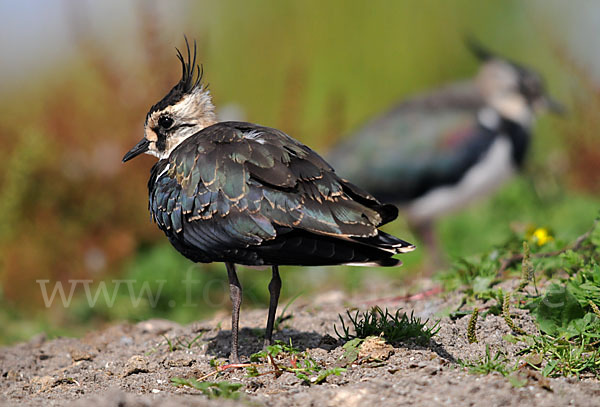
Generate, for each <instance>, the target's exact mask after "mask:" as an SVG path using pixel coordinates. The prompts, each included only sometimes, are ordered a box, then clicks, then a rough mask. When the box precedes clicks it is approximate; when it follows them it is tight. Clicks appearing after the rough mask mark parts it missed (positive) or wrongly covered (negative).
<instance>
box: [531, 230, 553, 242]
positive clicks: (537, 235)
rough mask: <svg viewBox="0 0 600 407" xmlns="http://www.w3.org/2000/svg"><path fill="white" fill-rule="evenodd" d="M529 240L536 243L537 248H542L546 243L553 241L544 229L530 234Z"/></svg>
mask: <svg viewBox="0 0 600 407" xmlns="http://www.w3.org/2000/svg"><path fill="white" fill-rule="evenodd" d="M531 240H533V241H534V242H536V243H537V245H538V246H543V245H545V244H546V243H548V242H550V241H552V240H554V237H553V236H552V235H551V234H550V231H549V230H548V229H546V228H537V229H535V230H534V231H533V233H532V234H531Z"/></svg>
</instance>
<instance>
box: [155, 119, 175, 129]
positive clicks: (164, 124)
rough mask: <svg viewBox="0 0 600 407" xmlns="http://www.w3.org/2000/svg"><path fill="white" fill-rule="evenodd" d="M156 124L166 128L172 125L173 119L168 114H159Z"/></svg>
mask: <svg viewBox="0 0 600 407" xmlns="http://www.w3.org/2000/svg"><path fill="white" fill-rule="evenodd" d="M158 125H159V126H160V127H162V128H163V129H168V128H169V127H171V126H172V125H173V119H172V118H171V117H169V116H160V117H159V118H158Z"/></svg>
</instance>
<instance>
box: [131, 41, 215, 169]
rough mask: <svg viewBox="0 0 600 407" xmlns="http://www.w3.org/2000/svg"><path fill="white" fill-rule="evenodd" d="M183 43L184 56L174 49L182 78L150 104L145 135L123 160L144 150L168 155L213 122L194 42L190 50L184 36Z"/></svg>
mask: <svg viewBox="0 0 600 407" xmlns="http://www.w3.org/2000/svg"><path fill="white" fill-rule="evenodd" d="M185 43H186V48H187V60H186V59H184V57H183V55H182V54H181V52H180V51H179V50H177V57H178V58H179V61H180V62H181V68H182V75H181V79H180V80H179V82H178V83H177V85H175V86H174V87H173V89H171V91H170V92H169V93H168V94H167V95H166V96H165V97H164V98H162V100H161V101H160V102H158V103H156V104H155V105H154V106H152V107H151V108H150V111H149V112H148V114H147V115H146V122H145V124H144V138H142V140H140V142H139V143H137V144H136V145H135V146H134V147H133V148H132V149H131V150H129V151H128V152H127V154H125V156H124V157H123V162H125V161H129V160H131V159H132V158H134V157H137V156H138V155H140V154H143V153H146V154H150V155H153V156H156V157H158V158H159V159H164V158H167V157H168V156H169V155H170V154H171V152H172V151H173V150H174V149H175V147H177V146H178V145H179V144H181V142H182V141H184V140H185V139H186V138H188V137H190V136H192V135H193V134H195V133H197V132H198V131H200V130H202V129H203V128H205V127H208V126H210V125H212V124H214V123H215V122H216V115H215V112H214V110H215V107H214V105H213V104H212V99H211V96H210V93H209V91H208V90H207V89H206V88H205V87H204V85H203V84H202V83H201V80H202V68H201V67H200V66H198V65H196V42H194V49H193V52H192V51H191V50H190V44H189V43H188V41H187V38H186V40H185Z"/></svg>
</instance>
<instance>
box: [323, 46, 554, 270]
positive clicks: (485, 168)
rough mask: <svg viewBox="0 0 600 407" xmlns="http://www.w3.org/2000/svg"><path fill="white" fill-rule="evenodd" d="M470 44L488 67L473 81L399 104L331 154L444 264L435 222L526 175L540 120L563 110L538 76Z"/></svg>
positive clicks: (341, 169) (342, 173)
mask: <svg viewBox="0 0 600 407" xmlns="http://www.w3.org/2000/svg"><path fill="white" fill-rule="evenodd" d="M468 45H469V46H470V48H471V50H472V51H473V52H474V54H475V55H476V56H477V57H478V59H479V60H480V61H481V62H482V64H481V67H480V69H479V72H478V74H477V76H476V77H475V78H474V79H473V80H469V81H464V82H458V83H454V84H450V85H448V86H446V87H443V88H441V89H438V90H436V91H433V92H430V93H426V94H424V95H420V96H417V97H415V98H413V99H410V100H407V101H404V102H402V103H400V104H399V105H397V106H395V107H393V108H392V109H391V110H390V111H388V112H387V113H385V114H383V115H382V116H380V117H377V118H375V119H373V120H371V121H370V122H368V123H367V124H366V125H365V126H363V127H362V128H361V129H359V130H358V131H357V132H356V133H355V134H352V135H350V136H349V137H347V138H345V139H344V140H342V142H341V143H340V144H339V145H337V146H335V147H333V149H332V151H331V153H330V155H329V156H328V161H329V162H331V163H332V165H333V166H334V167H335V168H336V171H337V172H338V174H339V175H340V176H342V177H346V178H349V179H352V181H353V182H355V183H356V184H357V185H358V186H360V187H362V188H364V189H366V190H367V191H369V192H370V193H371V194H373V195H374V196H375V197H376V198H377V199H380V200H383V201H386V202H393V203H396V204H398V205H399V206H400V207H401V209H403V211H404V212H405V215H406V219H407V221H408V223H409V225H410V226H411V228H412V229H413V230H414V231H415V232H416V233H417V234H418V235H420V237H421V238H422V240H423V241H424V243H425V244H426V245H427V246H429V248H430V249H432V251H433V257H434V258H436V261H435V263H437V264H439V263H440V262H441V258H440V255H439V252H438V250H437V247H436V245H435V238H434V234H433V230H432V224H433V221H434V220H435V219H436V218H438V217H440V216H442V215H443V214H445V213H447V212H449V211H452V210H456V209H460V208H463V207H465V205H467V204H468V203H469V202H471V201H472V200H474V199H475V198H477V197H479V196H481V195H486V194H489V193H491V192H493V191H495V190H496V189H497V188H498V187H499V186H500V185H501V184H502V183H503V182H504V181H505V180H507V179H508V178H509V177H510V176H511V175H513V174H514V173H515V172H517V171H518V170H520V169H521V168H522V167H523V162H524V160H525V157H526V154H527V150H528V148H529V144H530V139H531V129H532V126H533V122H534V118H535V116H536V114H538V113H539V112H542V111H544V110H547V109H549V110H551V111H554V112H560V111H561V110H562V108H561V106H560V105H559V104H558V103H556V102H554V101H553V100H552V99H550V98H549V97H548V95H547V94H546V91H545V86H544V82H543V80H542V78H541V77H540V75H539V74H537V73H536V72H534V71H532V70H531V69H529V68H526V67H524V66H522V65H519V64H517V63H514V62H511V61H509V60H507V59H505V58H500V57H498V56H496V55H494V54H492V53H491V52H489V51H487V50H485V49H483V48H482V47H481V46H480V45H478V44H476V43H475V42H473V41H470V42H469V43H468Z"/></svg>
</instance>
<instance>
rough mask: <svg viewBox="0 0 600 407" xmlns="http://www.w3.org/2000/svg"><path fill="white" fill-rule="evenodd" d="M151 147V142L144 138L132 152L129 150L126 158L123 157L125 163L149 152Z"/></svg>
mask: <svg viewBox="0 0 600 407" xmlns="http://www.w3.org/2000/svg"><path fill="white" fill-rule="evenodd" d="M149 146H150V142H149V141H148V140H146V138H145V137H144V138H143V139H141V140H140V142H139V143H137V144H136V145H135V146H134V147H133V148H132V149H131V150H129V151H128V152H127V154H125V156H124V157H123V162H127V161H129V160H131V159H132V158H135V157H137V156H138V155H140V154H143V153H145V152H146V151H148V147H149Z"/></svg>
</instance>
